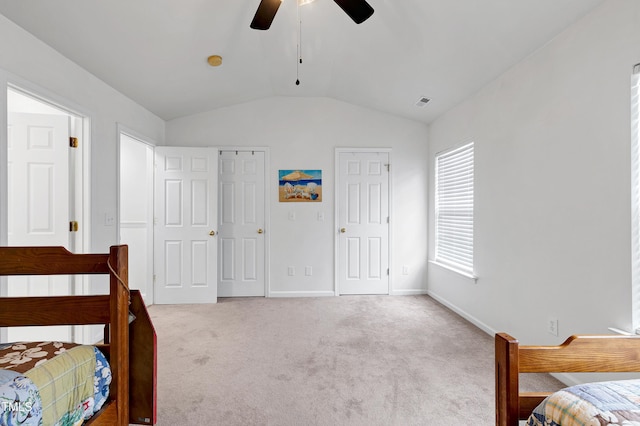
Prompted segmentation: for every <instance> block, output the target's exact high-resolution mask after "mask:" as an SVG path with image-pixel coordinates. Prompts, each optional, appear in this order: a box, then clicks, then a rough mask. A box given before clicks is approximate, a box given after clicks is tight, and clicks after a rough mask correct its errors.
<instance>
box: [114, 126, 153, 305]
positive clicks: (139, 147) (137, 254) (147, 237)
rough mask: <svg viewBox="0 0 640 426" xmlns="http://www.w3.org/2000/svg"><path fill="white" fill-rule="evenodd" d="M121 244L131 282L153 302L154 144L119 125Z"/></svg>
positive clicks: (119, 221) (119, 224) (132, 285)
mask: <svg viewBox="0 0 640 426" xmlns="http://www.w3.org/2000/svg"><path fill="white" fill-rule="evenodd" d="M118 136H119V140H120V143H119V173H118V182H119V184H118V187H119V191H118V194H119V203H118V204H119V206H118V229H119V235H120V237H119V241H120V244H127V245H128V246H129V283H130V287H131V288H132V289H136V290H140V294H141V295H142V297H143V299H144V301H145V303H146V304H147V305H150V304H152V303H153V297H154V295H153V168H154V166H153V163H154V147H153V145H151V144H150V143H148V142H146V141H144V140H142V139H141V138H140V137H136V136H133V133H132V132H130V131H128V130H125V129H119V131H118Z"/></svg>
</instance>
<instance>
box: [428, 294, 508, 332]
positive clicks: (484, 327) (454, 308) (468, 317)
mask: <svg viewBox="0 0 640 426" xmlns="http://www.w3.org/2000/svg"><path fill="white" fill-rule="evenodd" d="M427 294H428V295H429V296H431V297H432V298H434V299H435V300H437V301H438V302H440V303H442V304H443V305H444V306H446V307H447V308H449V309H451V310H452V311H453V312H455V313H456V314H458V315H460V316H461V317H462V318H464V319H466V320H467V321H469V322H470V323H472V324H473V325H475V326H476V327H478V328H479V329H481V330H483V331H484V332H485V333H487V334H489V335H490V336H495V334H496V333H497V331H496V330H494V329H493V328H491V327H489V326H488V325H487V324H485V323H483V322H482V321H480V320H479V319H478V318H476V317H474V316H473V315H470V314H469V313H467V312H465V311H463V310H462V309H460V308H458V307H457V306H455V305H453V304H451V303H450V302H449V301H447V300H446V299H443V298H442V297H440V296H438V295H437V294H435V293H433V292H432V291H427Z"/></svg>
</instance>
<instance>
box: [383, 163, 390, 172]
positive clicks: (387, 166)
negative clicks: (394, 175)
mask: <svg viewBox="0 0 640 426" xmlns="http://www.w3.org/2000/svg"><path fill="white" fill-rule="evenodd" d="M384 166H385V167H386V168H387V171H389V170H390V169H391V164H390V163H387V164H385V165H384Z"/></svg>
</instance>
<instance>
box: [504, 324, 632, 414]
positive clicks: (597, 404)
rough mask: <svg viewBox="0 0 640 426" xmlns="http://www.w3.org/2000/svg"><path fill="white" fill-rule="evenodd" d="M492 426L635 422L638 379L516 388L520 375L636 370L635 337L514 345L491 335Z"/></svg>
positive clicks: (575, 338) (592, 337)
mask: <svg viewBox="0 0 640 426" xmlns="http://www.w3.org/2000/svg"><path fill="white" fill-rule="evenodd" d="M495 362H496V369H495V382H496V395H495V396H496V425H497V426H517V425H518V424H519V421H520V420H526V424H527V425H532V426H538V425H544V426H555V425H563V426H572V425H609V424H611V425H640V380H633V379H631V380H615V381H609V382H594V383H586V384H581V385H578V386H571V387H567V388H564V389H561V390H556V391H554V392H521V391H520V389H519V375H520V373H582V372H611V373H619V372H640V337H637V336H626V335H606V336H596V335H582V336H571V337H569V338H568V339H567V340H566V341H565V342H564V343H562V344H561V345H558V346H520V345H519V343H518V340H516V339H515V338H513V337H511V336H510V335H509V334H506V333H497V334H496V335H495Z"/></svg>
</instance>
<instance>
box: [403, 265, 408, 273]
mask: <svg viewBox="0 0 640 426" xmlns="http://www.w3.org/2000/svg"><path fill="white" fill-rule="evenodd" d="M402 275H409V266H408V265H403V266H402Z"/></svg>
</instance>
